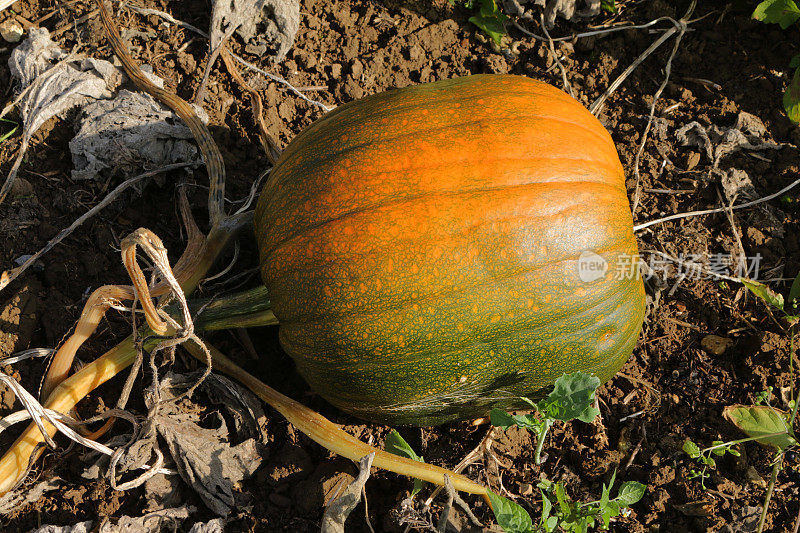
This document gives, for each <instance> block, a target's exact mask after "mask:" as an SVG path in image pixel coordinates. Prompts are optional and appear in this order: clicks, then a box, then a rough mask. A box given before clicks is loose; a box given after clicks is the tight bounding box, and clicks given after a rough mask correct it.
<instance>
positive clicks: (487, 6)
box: [469, 0, 508, 46]
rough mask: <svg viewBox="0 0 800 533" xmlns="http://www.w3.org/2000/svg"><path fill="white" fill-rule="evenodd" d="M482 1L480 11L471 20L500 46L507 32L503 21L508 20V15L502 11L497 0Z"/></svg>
mask: <svg viewBox="0 0 800 533" xmlns="http://www.w3.org/2000/svg"><path fill="white" fill-rule="evenodd" d="M480 2H481V8H480V11H479V12H478V14H477V15H475V16H473V17H470V18H469V21H470V22H471V23H473V24H474V25H475V26H477V27H478V28H480V29H481V30H482V31H483V32H484V33H485V34H486V35H488V36H489V37H491V38H492V39H494V42H495V43H497V45H498V46H499V45H500V43H501V42H502V39H503V35H505V34H506V27H505V26H504V24H503V23H504V22H505V21H506V20H508V17H507V16H506V15H504V14H503V13H502V12H501V11H500V8H499V7H497V3H495V0H480Z"/></svg>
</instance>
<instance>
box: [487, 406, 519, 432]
mask: <svg viewBox="0 0 800 533" xmlns="http://www.w3.org/2000/svg"><path fill="white" fill-rule="evenodd" d="M489 421H490V422H491V423H492V425H493V426H497V427H499V428H503V430H506V429H508V428H510V427H512V426H516V425H517V423H516V422H515V421H514V417H513V416H511V415H510V414H509V413H506V412H505V411H503V410H502V409H492V410H491V411H489Z"/></svg>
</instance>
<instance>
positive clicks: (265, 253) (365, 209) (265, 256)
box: [261, 158, 627, 262]
mask: <svg viewBox="0 0 800 533" xmlns="http://www.w3.org/2000/svg"><path fill="white" fill-rule="evenodd" d="M575 161H581V159H580V158H575ZM565 185H590V186H599V187H609V188H612V189H614V190H616V191H618V192H621V191H623V190H624V189H623V188H622V187H620V186H617V185H614V184H612V183H607V182H601V181H592V180H579V181H569V182H563V181H544V182H541V181H531V182H526V183H518V184H515V185H501V186H497V187H473V188H471V189H459V190H442V191H428V192H425V193H420V194H409V195H405V196H401V197H399V198H396V199H394V200H385V201H382V202H376V203H372V204H369V205H365V206H361V207H358V208H356V209H351V210H349V211H344V212H342V213H340V214H338V215H336V216H334V217H331V218H326V219H324V220H321V221H319V222H315V223H313V224H308V225H306V226H302V227H300V228H298V229H296V230H295V231H294V232H293V233H291V234H289V235H286V236H285V237H284V238H283V239H281V240H280V241H278V242H276V243H274V244H273V245H272V246H270V247H269V248H268V249H262V252H261V253H262V255H261V257H262V262H263V261H266V260H269V257H270V256H271V255H272V254H273V253H274V252H275V251H276V250H277V249H279V248H281V247H283V246H285V245H287V244H289V243H290V242H292V241H293V240H294V239H296V238H297V237H300V236H302V235H303V234H305V233H307V232H308V231H310V230H316V229H320V228H323V227H325V226H326V225H328V224H331V223H334V222H340V221H342V220H345V219H347V218H348V217H351V216H354V215H360V214H364V213H369V212H370V211H373V210H375V209H380V208H383V207H392V206H399V205H401V204H404V203H409V202H412V201H415V200H420V199H423V198H430V197H459V196H464V195H469V194H474V193H478V194H480V193H491V192H504V191H507V190H514V189H525V188H530V187H548V188H551V187H552V188H555V187H556V186H558V187H564V186H565ZM626 197H627V192H626ZM572 207H574V206H567V207H564V208H563V209H561V210H559V211H556V212H550V213H546V214H543V215H538V216H536V217H534V216H529V218H541V217H549V216H555V215H558V214H561V213H563V212H565V211H568V210H569V209H571V208H572ZM261 231H262V233H267V231H266V228H265V229H264V230H261Z"/></svg>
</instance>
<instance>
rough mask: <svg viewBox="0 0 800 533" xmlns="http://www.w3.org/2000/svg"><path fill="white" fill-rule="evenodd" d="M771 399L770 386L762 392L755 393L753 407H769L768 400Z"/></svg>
mask: <svg viewBox="0 0 800 533" xmlns="http://www.w3.org/2000/svg"><path fill="white" fill-rule="evenodd" d="M771 397H772V386H769V387H767V389H766V390H762V391H761V392H759V393H756V401H755V402H754V403H755V405H762V404H764V405H769V399H770V398H771Z"/></svg>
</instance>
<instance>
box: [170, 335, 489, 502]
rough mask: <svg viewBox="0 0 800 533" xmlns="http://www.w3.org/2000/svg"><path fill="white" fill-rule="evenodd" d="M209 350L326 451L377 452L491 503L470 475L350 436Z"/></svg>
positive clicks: (390, 463) (386, 465) (410, 471)
mask: <svg viewBox="0 0 800 533" xmlns="http://www.w3.org/2000/svg"><path fill="white" fill-rule="evenodd" d="M184 347H185V348H186V349H187V350H188V351H189V353H190V354H192V356H193V357H195V358H197V359H198V360H200V361H203V362H205V360H206V355H205V353H204V352H203V351H202V349H201V348H200V346H199V345H197V344H195V343H194V342H193V341H191V340H190V341H188V342H187V343H186V344H184ZM206 348H208V349H209V351H210V352H211V357H212V360H213V362H214V369H215V370H216V371H219V372H222V373H224V374H228V375H229V376H231V377H233V378H234V379H236V380H237V381H239V382H240V383H242V384H243V385H244V386H246V387H247V388H248V389H250V390H251V391H253V393H255V394H256V395H257V396H258V397H259V398H261V399H262V400H263V401H264V402H266V403H267V404H269V405H270V406H272V407H273V408H274V409H275V410H277V411H278V412H279V413H281V414H282V415H283V416H284V417H285V418H286V420H288V421H289V422H290V423H291V424H292V425H293V426H295V427H296V428H297V429H299V430H300V431H302V432H303V433H304V434H306V435H307V436H308V437H309V438H311V440H313V441H315V442H317V443H318V444H320V445H322V446H323V447H325V448H326V449H328V450H330V451H332V452H334V453H336V454H338V455H341V456H343V457H347V458H348V459H352V460H353V461H358V460H360V459H361V458H362V457H364V456H366V455H369V454H370V453H375V459H374V462H373V463H372V464H373V466H376V467H378V468H383V469H385V470H389V471H391V472H395V473H397V474H401V475H405V476H409V477H413V478H416V479H421V480H422V481H428V482H430V483H434V484H436V485H444V484H445V482H444V476H445V475H447V476H448V477H449V478H450V481H451V482H452V483H453V486H454V487H455V488H456V490H460V491H463V492H468V493H470V494H479V495H481V496H483V497H484V499H486V501H487V502H488V499H487V498H488V496H487V493H486V488H485V487H483V486H482V485H480V484H478V483H475V482H474V481H472V480H470V479H469V478H467V477H466V476H462V475H461V474H456V473H454V472H451V471H449V470H446V469H444V468H440V467H438V466H435V465H432V464H428V463H423V462H419V461H414V460H412V459H409V458H407V457H402V456H399V455H394V454H392V453H388V452H385V451H383V450H378V449H376V448H373V447H372V446H369V445H368V444H365V443H363V442H361V441H360V440H358V439H357V438H355V437H353V436H352V435H350V434H349V433H345V432H344V431H343V430H342V429H341V428H340V427H339V426H337V425H336V424H334V423H332V422H331V421H330V420H328V419H327V418H325V417H324V416H322V415H320V414H319V413H317V412H315V411H312V410H311V409H309V408H308V407H306V406H305V405H303V404H301V403H299V402H296V401H294V400H292V399H291V398H289V397H287V396H285V395H283V394H281V393H280V392H278V391H276V390H275V389H273V388H272V387H269V386H268V385H266V384H265V383H263V382H262V381H260V380H259V379H257V378H256V377H254V376H253V375H251V374H249V373H247V372H246V371H244V370H243V369H242V368H240V367H239V366H238V365H236V363H234V362H233V361H231V360H230V359H228V357H226V356H225V355H224V354H223V353H222V352H220V351H219V350H217V349H216V348H215V347H214V346H211V345H209V344H208V343H206Z"/></svg>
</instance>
